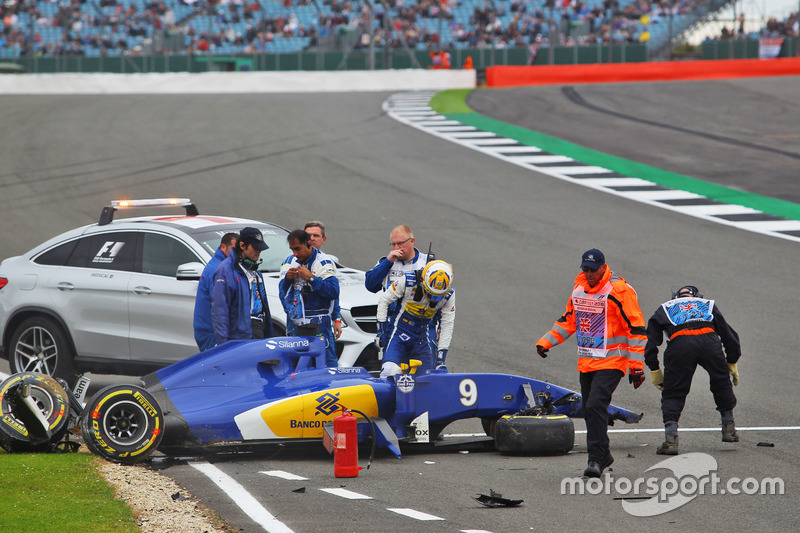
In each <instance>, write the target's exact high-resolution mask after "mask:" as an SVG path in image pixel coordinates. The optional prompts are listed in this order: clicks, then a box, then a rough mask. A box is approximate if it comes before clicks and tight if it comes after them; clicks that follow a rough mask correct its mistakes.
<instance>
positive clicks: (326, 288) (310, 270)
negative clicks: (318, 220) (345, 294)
mask: <svg viewBox="0 0 800 533" xmlns="http://www.w3.org/2000/svg"><path fill="white" fill-rule="evenodd" d="M286 240H287V241H289V248H291V250H292V255H290V256H289V257H287V258H286V260H284V262H283V265H281V281H280V284H279V285H278V287H279V293H280V298H281V302H282V303H283V308H284V310H285V311H286V317H287V320H286V333H287V334H288V335H297V334H299V333H301V331H300V329H299V327H308V326H311V327H316V328H318V331H319V334H320V335H321V336H322V337H323V338H324V339H325V362H326V363H327V365H328V366H338V365H339V360H338V358H337V357H336V345H335V344H334V336H333V324H332V317H331V315H332V313H333V308H334V303H335V301H336V300H337V299H338V298H339V278H337V277H336V266H335V265H334V263H333V260H332V259H331V258H330V257H329V256H328V255H326V254H324V253H322V252H320V251H319V250H317V249H316V248H314V247H313V246H311V244H310V243H309V236H308V233H306V232H305V231H304V230H301V229H296V230H294V231H293V232H291V233H290V234H289V236H288V237H287V239H286ZM312 325H313V326H312Z"/></svg>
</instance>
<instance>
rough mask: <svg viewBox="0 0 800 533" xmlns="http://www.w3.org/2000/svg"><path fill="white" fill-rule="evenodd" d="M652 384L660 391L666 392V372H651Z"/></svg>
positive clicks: (659, 370)
mask: <svg viewBox="0 0 800 533" xmlns="http://www.w3.org/2000/svg"><path fill="white" fill-rule="evenodd" d="M650 383H652V384H653V386H654V387H655V388H657V389H658V390H664V371H663V370H661V369H660V368H659V369H658V370H651V371H650Z"/></svg>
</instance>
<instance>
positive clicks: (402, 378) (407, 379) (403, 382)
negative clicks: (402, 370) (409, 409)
mask: <svg viewBox="0 0 800 533" xmlns="http://www.w3.org/2000/svg"><path fill="white" fill-rule="evenodd" d="M396 383H397V390H399V391H400V392H404V393H406V394H408V393H410V392H412V391H413V390H414V383H415V382H414V378H413V377H412V376H410V375H409V374H401V375H399V376H397V381H396Z"/></svg>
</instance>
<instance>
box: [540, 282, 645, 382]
mask: <svg viewBox="0 0 800 533" xmlns="http://www.w3.org/2000/svg"><path fill="white" fill-rule="evenodd" d="M576 302H577V304H578V306H579V308H578V310H577V314H578V315H579V322H580V324H578V325H576V324H575V316H576V307H575V304H576ZM582 302H589V303H590V304H591V306H590V308H592V313H591V314H590V313H584V312H582V311H581V308H580V306H581V305H585V304H582ZM602 310H604V311H605V321H604V323H603V321H602V320H598V321H593V320H592V318H591V317H592V316H597V317H598V319H601V318H602V317H601V316H600V314H599V312H600V311H602ZM579 327H580V328H581V331H580V332H579V340H578V343H579V346H578V353H579V357H578V372H593V371H595V370H605V369H616V370H621V371H622V372H623V373H624V372H626V371H627V370H628V369H629V368H635V369H643V368H644V363H643V362H642V360H643V357H644V347H645V345H646V344H647V330H646V327H645V321H644V315H642V310H641V309H640V308H639V300H638V298H637V296H636V291H635V290H634V289H633V287H631V286H630V285H628V283H627V282H626V281H625V280H624V279H623V278H621V277H619V276H617V275H615V274H614V273H613V272H611V268H610V267H609V268H606V273H605V275H604V276H603V278H602V279H601V280H600V281H599V282H598V283H597V285H595V286H594V287H590V286H589V283H588V282H587V281H586V276H585V275H584V274H583V272H581V273H580V274H578V276H577V277H576V278H575V288H574V289H573V291H572V295H571V296H570V299H569V301H567V308H566V310H565V311H564V315H563V316H562V317H561V318H559V319H558V320H557V321H556V322H555V324H553V329H551V330H550V331H548V332H547V333H546V334H545V335H544V336H543V337H542V338H541V339H539V340H538V341H537V342H536V344H537V345H538V346H542V347H543V348H546V349H549V348H552V347H553V346H557V345H559V344H561V343H562V342H564V341H565V340H567V339H568V338H569V337H570V336H571V335H572V334H573V333H575V332H576V331H577V330H578V328H579ZM598 328H599V329H598ZM598 332H599V333H600V336H598V335H597V333H598ZM582 333H585V334H586V335H587V336H588V337H594V338H595V339H598V338H599V339H600V340H601V341H604V343H605V346H602V345H600V346H596V345H595V347H594V348H586V347H582V346H581V344H582V343H581V337H580V335H581V334H582ZM592 333H594V335H592ZM584 338H586V337H584Z"/></svg>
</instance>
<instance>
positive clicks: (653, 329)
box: [644, 285, 742, 455]
mask: <svg viewBox="0 0 800 533" xmlns="http://www.w3.org/2000/svg"><path fill="white" fill-rule="evenodd" d="M664 333H666V335H667V339H668V340H667V348H666V349H665V350H664V370H663V371H662V370H661V368H660V366H659V364H658V347H659V346H661V341H662V340H663V338H664V337H663V335H664ZM720 341H721V343H720ZM723 346H724V347H725V353H723V351H722V347H723ZM741 355H742V350H741V345H740V344H739V335H738V334H737V333H736V331H734V329H733V328H732V327H730V326H729V325H728V323H727V322H726V321H725V317H723V316H722V312H720V310H719V308H718V307H717V306H716V303H715V302H714V300H707V299H705V298H703V295H702V294H700V292H699V291H698V290H697V287H695V286H693V285H686V286H685V287H681V288H680V289H679V290H678V292H676V293H675V294H673V295H672V299H671V300H670V301H668V302H664V303H663V304H661V306H660V307H659V308H658V309H657V310H656V312H655V313H653V316H652V317H650V320H649V321H648V322H647V346H646V347H645V351H644V361H645V363H646V364H647V366H648V367H649V368H650V380H651V381H652V383H653V385H655V386H656V387H657V388H659V389H661V391H662V392H661V413H662V415H663V417H664V433H665V440H664V442H663V443H662V444H661V446H659V447H658V449H657V450H656V453H657V454H659V455H678V421H679V420H680V417H681V412H682V411H683V406H684V405H685V404H686V395H687V394H689V389H690V388H691V386H692V377H693V376H694V371H695V370H696V369H697V365H700V366H701V367H703V368H704V369H705V370H706V372H708V377H709V380H710V382H711V393H712V394H713V395H714V403H715V404H716V405H717V411H719V412H720V415H721V417H722V441H723V442H739V435H738V434H737V433H736V426H735V425H734V422H733V408H734V407H736V396H735V395H734V394H733V387H732V386H731V379H730V378H729V377H728V374H730V375H731V376H732V377H733V384H734V385H738V384H739V370H738V367H737V361H738V360H739V357H741Z"/></svg>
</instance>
